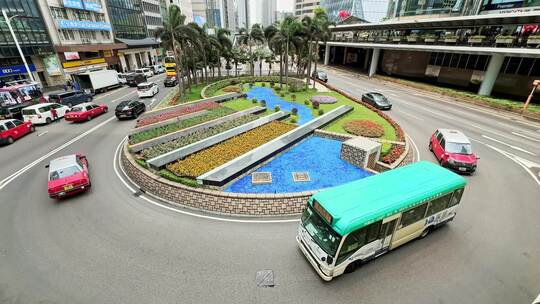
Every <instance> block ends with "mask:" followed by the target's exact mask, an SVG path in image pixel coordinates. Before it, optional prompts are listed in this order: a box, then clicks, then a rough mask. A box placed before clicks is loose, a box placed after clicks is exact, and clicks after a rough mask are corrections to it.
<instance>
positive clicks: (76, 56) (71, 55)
mask: <svg viewBox="0 0 540 304" xmlns="http://www.w3.org/2000/svg"><path fill="white" fill-rule="evenodd" d="M64 57H66V60H78V59H81V57H80V56H79V52H64Z"/></svg>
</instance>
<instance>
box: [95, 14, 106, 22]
mask: <svg viewBox="0 0 540 304" xmlns="http://www.w3.org/2000/svg"><path fill="white" fill-rule="evenodd" d="M96 21H100V22H105V14H96Z"/></svg>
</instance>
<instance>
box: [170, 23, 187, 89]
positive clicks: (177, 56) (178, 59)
mask: <svg viewBox="0 0 540 304" xmlns="http://www.w3.org/2000/svg"><path fill="white" fill-rule="evenodd" d="M171 34H172V42H173V49H174V55H175V56H176V58H175V61H176V77H178V75H180V62H181V59H180V55H179V50H178V48H177V46H176V38H175V37H174V31H171ZM178 86H182V87H180V88H179V91H180V96H179V97H180V98H182V93H183V87H184V83H183V82H180V81H179V82H178Z"/></svg>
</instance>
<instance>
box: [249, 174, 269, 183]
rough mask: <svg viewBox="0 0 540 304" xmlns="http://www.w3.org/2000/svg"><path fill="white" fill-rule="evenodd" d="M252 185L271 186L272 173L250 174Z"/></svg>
mask: <svg viewBox="0 0 540 304" xmlns="http://www.w3.org/2000/svg"><path fill="white" fill-rule="evenodd" d="M251 183H252V184H271V183H272V173H271V172H253V173H252V174H251Z"/></svg>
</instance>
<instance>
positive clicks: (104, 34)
mask: <svg viewBox="0 0 540 304" xmlns="http://www.w3.org/2000/svg"><path fill="white" fill-rule="evenodd" d="M101 37H103V39H105V40H110V39H111V33H110V32H108V31H101Z"/></svg>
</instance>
